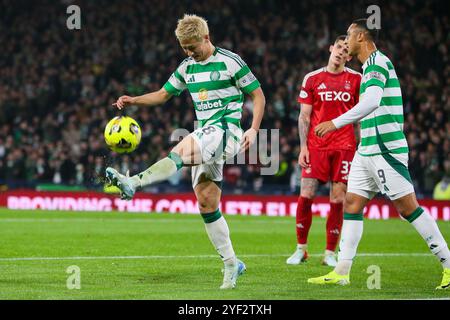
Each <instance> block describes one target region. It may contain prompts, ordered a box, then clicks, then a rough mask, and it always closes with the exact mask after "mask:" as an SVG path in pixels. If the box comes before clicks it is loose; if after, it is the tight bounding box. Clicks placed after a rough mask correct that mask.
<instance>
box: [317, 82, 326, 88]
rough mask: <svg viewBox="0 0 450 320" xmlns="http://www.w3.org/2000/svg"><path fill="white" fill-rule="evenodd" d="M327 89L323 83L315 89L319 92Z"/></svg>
mask: <svg viewBox="0 0 450 320" xmlns="http://www.w3.org/2000/svg"><path fill="white" fill-rule="evenodd" d="M326 88H327V86H326V85H325V83H323V82H322V83H321V84H320V86H319V87H318V88H317V89H319V90H325V89H326Z"/></svg>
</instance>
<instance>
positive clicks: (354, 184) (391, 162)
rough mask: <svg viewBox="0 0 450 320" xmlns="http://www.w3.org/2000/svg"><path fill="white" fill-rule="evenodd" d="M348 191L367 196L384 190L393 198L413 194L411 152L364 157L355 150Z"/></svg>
mask: <svg viewBox="0 0 450 320" xmlns="http://www.w3.org/2000/svg"><path fill="white" fill-rule="evenodd" d="M347 192H352V193H356V194H357V195H360V196H362V197H364V198H367V199H372V198H373V197H374V196H375V195H376V194H377V193H378V192H381V193H383V194H386V195H387V196H388V197H389V199H391V200H396V199H399V198H401V197H403V196H406V195H408V194H410V193H413V192H414V186H413V184H412V181H411V177H410V175H409V171H408V154H407V153H402V154H392V153H388V154H381V155H375V156H362V155H360V154H359V153H358V152H356V153H355V157H354V158H353V161H352V166H351V168H350V173H349V177H348V186H347Z"/></svg>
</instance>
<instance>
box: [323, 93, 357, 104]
mask: <svg viewBox="0 0 450 320" xmlns="http://www.w3.org/2000/svg"><path fill="white" fill-rule="evenodd" d="M319 96H320V99H321V100H322V101H344V102H348V101H350V99H351V96H350V93H348V92H342V91H323V92H319Z"/></svg>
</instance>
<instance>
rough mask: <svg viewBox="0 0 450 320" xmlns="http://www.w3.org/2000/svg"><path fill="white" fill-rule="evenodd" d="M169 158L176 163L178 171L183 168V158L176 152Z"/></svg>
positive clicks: (171, 153)
mask: <svg viewBox="0 0 450 320" xmlns="http://www.w3.org/2000/svg"><path fill="white" fill-rule="evenodd" d="M167 157H168V158H169V159H171V160H172V161H173V162H175V165H176V166H177V170H180V169H181V168H182V167H183V160H181V157H180V156H179V155H178V154H176V153H175V152H170V153H169V155H168V156H167Z"/></svg>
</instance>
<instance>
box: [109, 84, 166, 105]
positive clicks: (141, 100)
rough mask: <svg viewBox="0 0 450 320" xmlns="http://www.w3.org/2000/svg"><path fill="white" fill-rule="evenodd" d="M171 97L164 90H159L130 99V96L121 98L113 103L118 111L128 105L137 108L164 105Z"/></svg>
mask: <svg viewBox="0 0 450 320" xmlns="http://www.w3.org/2000/svg"><path fill="white" fill-rule="evenodd" d="M171 97H172V94H170V93H169V92H167V91H166V89H164V88H161V89H160V90H158V91H154V92H150V93H147V94H144V95H142V96H137V97H130V96H121V97H120V98H119V99H117V101H116V103H113V105H114V106H116V107H117V108H118V109H119V110H121V109H123V108H125V107H126V106H130V105H137V106H155V105H159V104H164V103H166V101H167V100H169V99H170V98H171Z"/></svg>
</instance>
